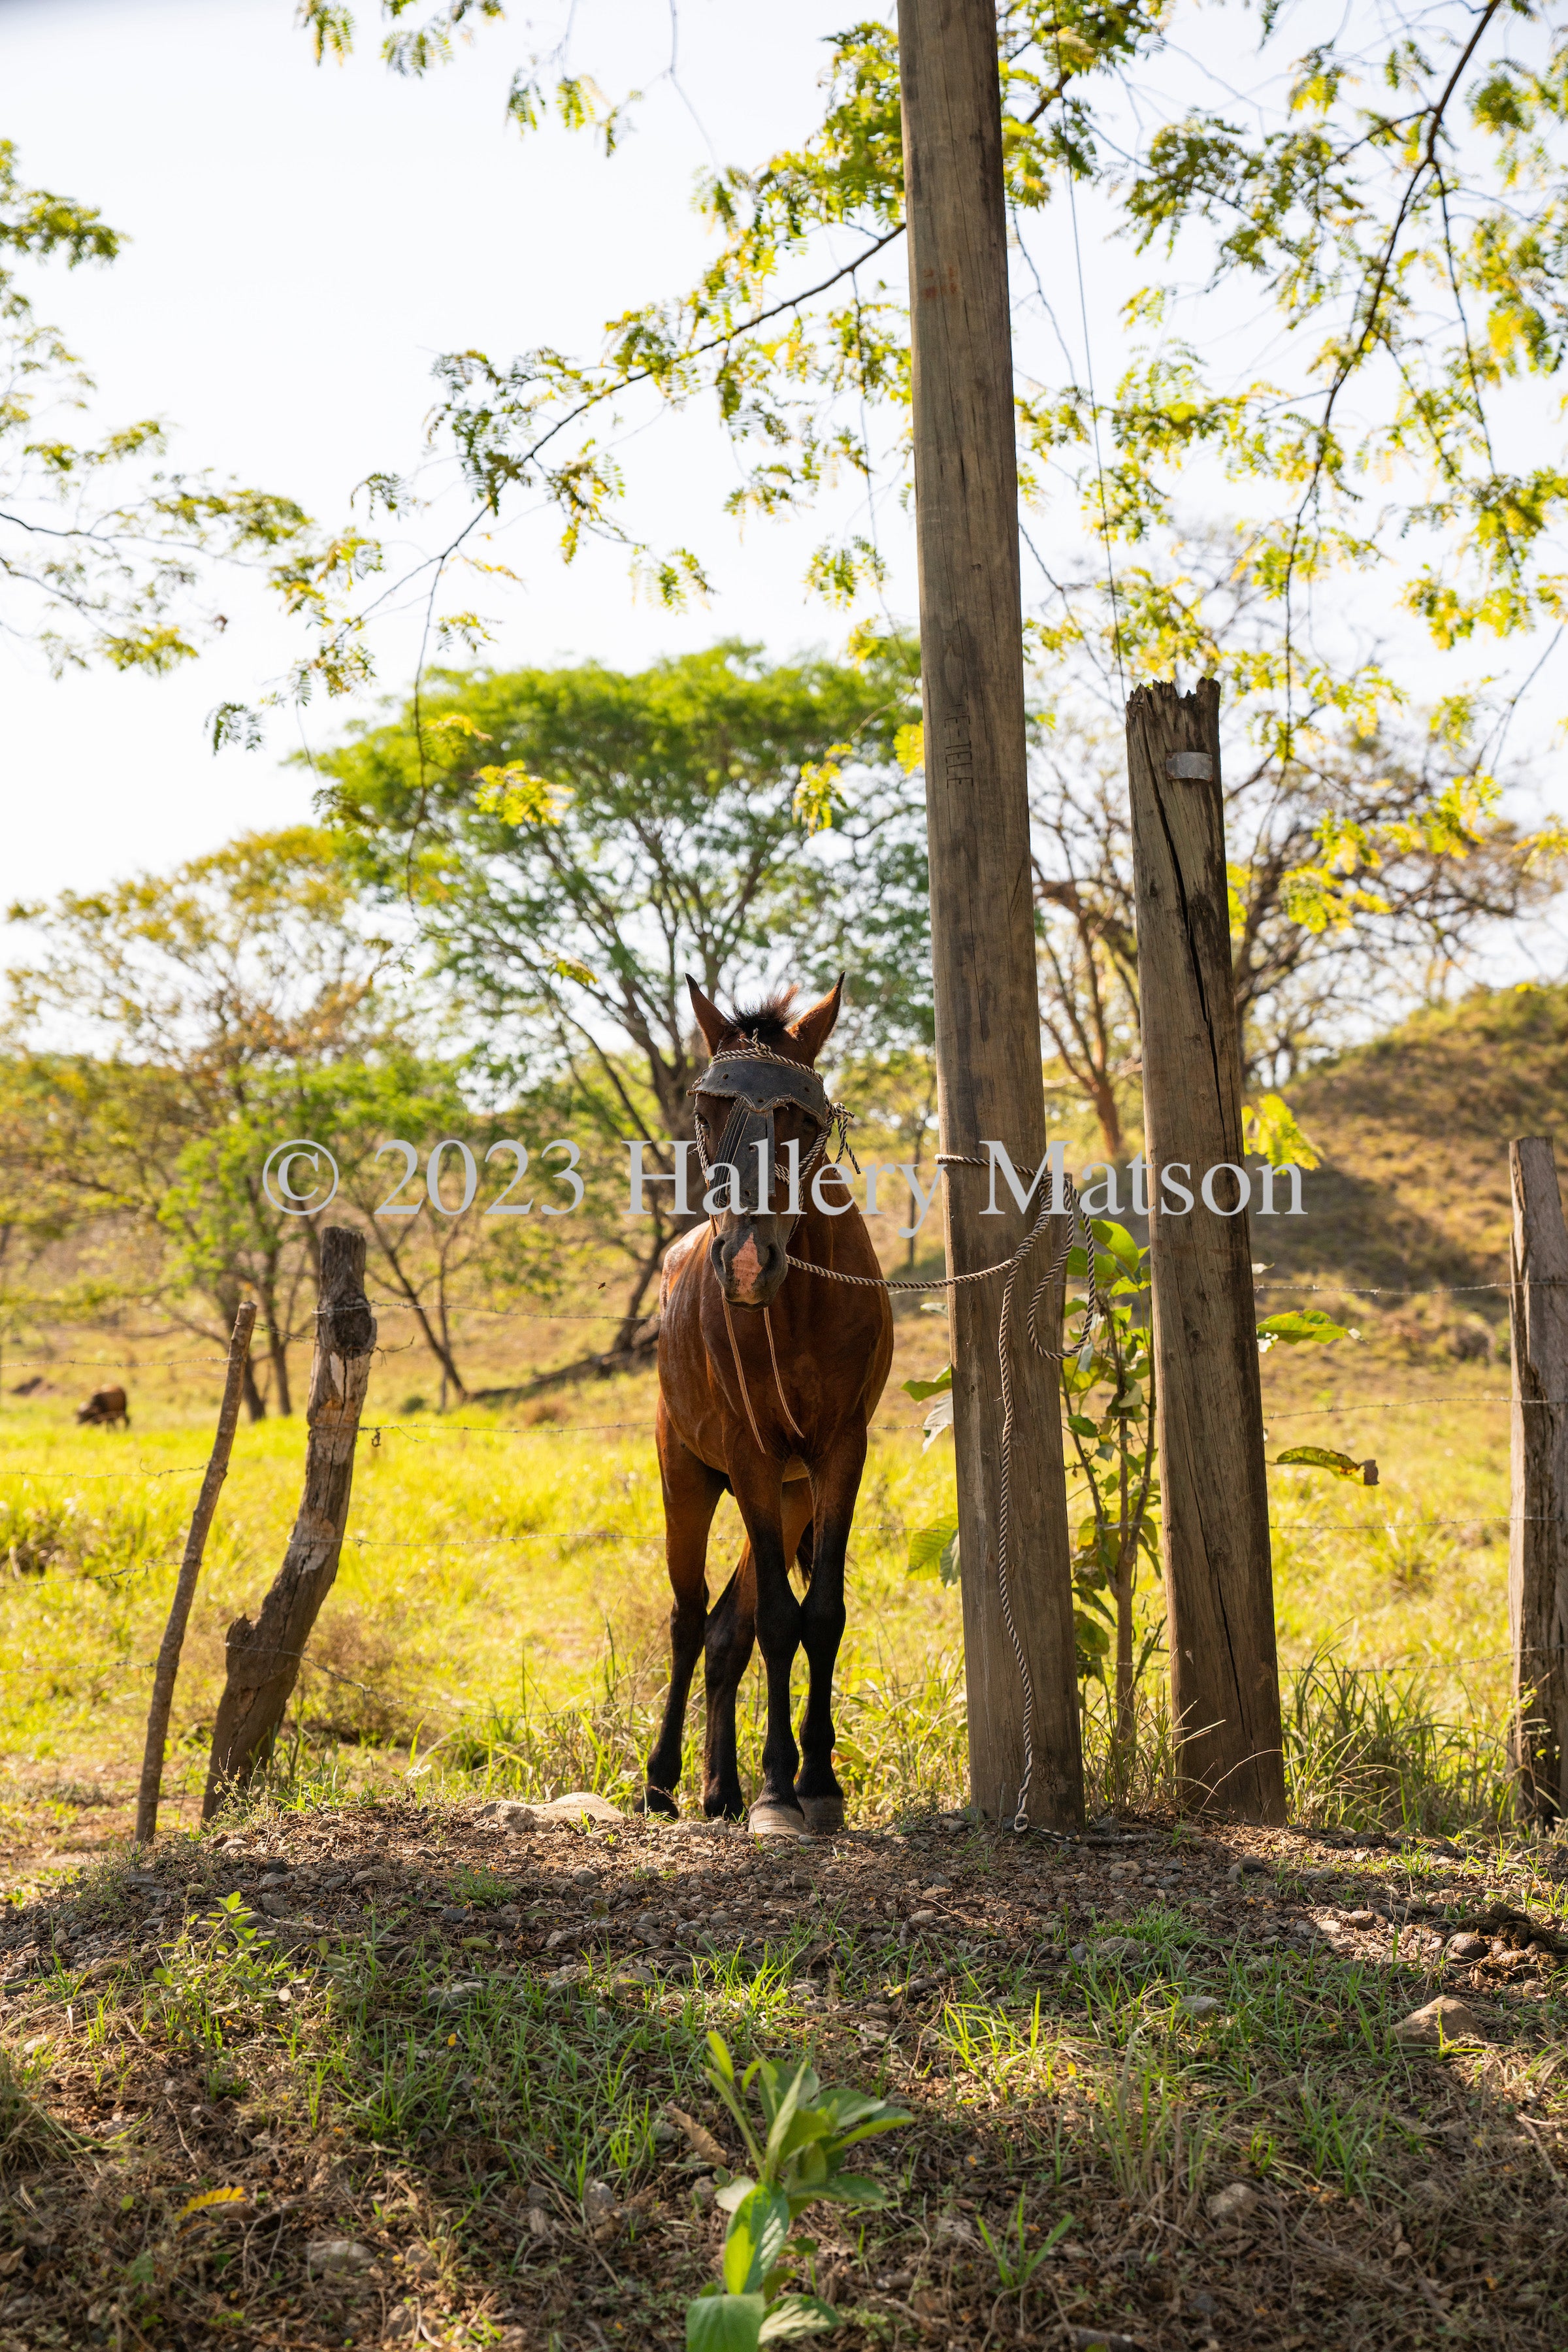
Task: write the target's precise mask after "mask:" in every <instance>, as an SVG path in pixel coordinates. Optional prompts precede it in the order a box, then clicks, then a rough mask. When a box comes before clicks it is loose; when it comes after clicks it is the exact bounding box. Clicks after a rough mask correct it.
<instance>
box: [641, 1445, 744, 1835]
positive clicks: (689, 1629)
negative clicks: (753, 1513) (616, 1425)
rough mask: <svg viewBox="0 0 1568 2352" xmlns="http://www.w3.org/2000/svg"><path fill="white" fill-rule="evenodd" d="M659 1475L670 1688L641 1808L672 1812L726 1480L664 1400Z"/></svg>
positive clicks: (651, 1758)
mask: <svg viewBox="0 0 1568 2352" xmlns="http://www.w3.org/2000/svg"><path fill="white" fill-rule="evenodd" d="M657 1435H658V1466H659V1475H660V1477H661V1479H662V1481H663V1485H664V1549H665V1559H666V1561H667V1563H668V1569H669V1581H670V1587H671V1590H672V1591H673V1592H674V1594H675V1600H674V1602H673V1605H672V1606H671V1609H670V1612H669V1696H668V1698H667V1699H666V1701H665V1706H664V1721H663V1723H662V1724H661V1725H660V1727H659V1734H658V1739H657V1741H656V1742H655V1743H654V1748H653V1753H652V1754H651V1755H650V1756H649V1758H648V1759H647V1784H646V1786H645V1788H644V1790H643V1795H642V1810H643V1811H645V1812H649V1813H668V1814H672V1815H673V1814H674V1813H676V1812H677V1811H679V1807H678V1806H677V1804H676V1801H675V1791H676V1788H677V1786H678V1784H679V1780H680V1750H681V1747H682V1744H683V1741H684V1738H685V1734H686V1702H687V1698H688V1696H689V1694H690V1690H691V1677H692V1675H694V1674H695V1672H696V1671H697V1661H698V1659H699V1657H700V1655H701V1654H702V1637H703V1633H704V1632H705V1631H706V1628H707V1623H708V1584H707V1573H706V1571H707V1563H708V1530H709V1528H710V1527H711V1526H712V1524H713V1514H714V1512H715V1511H716V1510H717V1509H718V1507H719V1497H720V1496H721V1494H722V1493H723V1491H724V1481H723V1479H722V1478H721V1476H720V1475H719V1473H718V1472H717V1471H716V1470H710V1469H709V1467H708V1465H707V1464H706V1463H705V1462H700V1461H699V1460H698V1459H697V1456H696V1455H695V1454H691V1453H689V1452H688V1450H687V1448H686V1447H685V1446H684V1445H683V1444H681V1442H680V1440H679V1437H677V1435H676V1434H675V1432H674V1431H673V1430H672V1429H671V1428H670V1427H669V1424H668V1422H667V1420H666V1418H665V1415H664V1410H663V1406H662V1403H661V1405H660V1408H659V1412H658V1424H657Z"/></svg>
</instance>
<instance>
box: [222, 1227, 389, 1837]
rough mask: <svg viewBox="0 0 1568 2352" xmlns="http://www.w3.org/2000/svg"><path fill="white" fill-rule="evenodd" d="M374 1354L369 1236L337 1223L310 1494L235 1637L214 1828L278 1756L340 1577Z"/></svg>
mask: <svg viewBox="0 0 1568 2352" xmlns="http://www.w3.org/2000/svg"><path fill="white" fill-rule="evenodd" d="M374 1346H375V1318H374V1315H373V1314H372V1313H371V1311H370V1302H369V1300H368V1299H367V1298H366V1297H365V1295H364V1236H363V1234H357V1233H353V1232H351V1231H350V1230H349V1228H348V1227H347V1226H345V1225H329V1226H328V1227H327V1229H326V1232H325V1234H323V1236H322V1249H321V1306H320V1308H319V1309H318V1314H317V1323H316V1349H315V1356H314V1360H313V1361H312V1363H311V1366H310V1398H309V1401H308V1402H307V1404H306V1407H305V1418H306V1421H307V1422H308V1423H309V1424H310V1436H309V1438H308V1440H307V1442H306V1448H305V1486H304V1492H303V1494H302V1495H301V1496H300V1509H299V1515H298V1517H296V1519H295V1521H294V1530H293V1533H292V1534H291V1536H290V1537H289V1549H288V1550H287V1551H286V1552H285V1554H284V1557H283V1565H282V1568H281V1569H280V1570H279V1573H278V1577H277V1580H276V1581H275V1582H274V1584H273V1587H272V1590H271V1591H270V1592H268V1596H267V1598H266V1600H265V1601H263V1602H262V1604H261V1613H260V1616H259V1617H258V1620H257V1622H256V1623H255V1624H254V1625H252V1624H251V1622H250V1621H249V1619H248V1618H247V1617H241V1618H239V1619H237V1622H235V1623H234V1624H232V1625H231V1626H230V1627H229V1629H228V1679H227V1682H226V1685H225V1688H224V1694H223V1697H222V1698H221V1700H220V1701H219V1703H218V1711H217V1721H216V1724H215V1725H214V1727H213V1748H212V1761H211V1764H210V1767H209V1769H208V1772H207V1786H206V1795H205V1799H204V1801H203V1804H202V1819H203V1820H204V1821H210V1820H211V1818H212V1816H213V1814H214V1813H215V1812H216V1811H217V1810H218V1807H219V1806H220V1805H221V1804H222V1803H223V1801H224V1800H225V1798H226V1796H227V1795H228V1794H229V1792H230V1790H233V1789H235V1788H237V1787H242V1786H243V1785H244V1784H245V1783H246V1782H247V1780H249V1779H250V1777H251V1775H252V1773H253V1772H254V1771H255V1770H256V1769H257V1767H258V1765H260V1764H263V1763H265V1761H266V1759H267V1758H268V1756H269V1755H270V1753H271V1751H272V1743H273V1740H274V1739H275V1738H276V1737H277V1732H278V1727H279V1724H280V1723H281V1721H282V1720H283V1711H284V1709H285V1707H286V1706H288V1704H289V1696H290V1694H291V1693H292V1691H293V1688H294V1685H295V1682H296V1681H297V1680H298V1677H299V1673H300V1657H301V1655H302V1654H303V1652H304V1648H305V1644H306V1643H307V1642H308V1641H309V1639H310V1630H311V1628H312V1626H313V1625H314V1624H315V1622H316V1618H317V1615H318V1613H319V1612H320V1610H321V1603H322V1601H324V1600H325V1599H326V1597H327V1594H328V1593H329V1592H330V1591H331V1586H332V1580H333V1579H334V1578H335V1576H336V1575H337V1572H338V1554H339V1551H340V1550H341V1549H342V1539H343V1528H344V1526H345V1524H346V1522H347V1519H348V1515H349V1496H350V1494H351V1492H352V1490H353V1470H354V1444H355V1441H356V1439H357V1437H358V1433H359V1422H360V1413H361V1412H362V1410H363V1404H364V1393H365V1389H366V1386H367V1385H368V1383H369V1380H370V1369H371V1363H372V1350H373V1349H374Z"/></svg>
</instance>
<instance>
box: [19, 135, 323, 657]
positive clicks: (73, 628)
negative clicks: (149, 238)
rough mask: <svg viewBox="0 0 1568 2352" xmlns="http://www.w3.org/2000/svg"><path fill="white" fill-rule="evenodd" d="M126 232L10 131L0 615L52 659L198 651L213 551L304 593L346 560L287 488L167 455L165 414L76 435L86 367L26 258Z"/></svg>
mask: <svg viewBox="0 0 1568 2352" xmlns="http://www.w3.org/2000/svg"><path fill="white" fill-rule="evenodd" d="M123 242H124V240H123V238H122V237H121V234H120V232H119V231H118V230H116V229H113V228H111V227H110V226H109V224H108V223H107V222H106V221H105V220H104V219H103V218H102V216H101V215H100V213H98V212H97V211H96V210H95V209H94V208H93V207H92V206H91V205H83V204H80V203H79V202H77V201H76V199H75V198H73V197H70V196H64V195H59V194H55V193H53V192H51V191H50V190H48V189H46V188H35V187H29V186H28V185H27V184H26V182H25V181H24V180H23V179H22V178H21V177H20V175H19V172H18V167H17V161H16V147H15V144H14V143H13V142H12V141H10V140H8V139H0V629H3V630H4V631H5V634H6V635H8V636H11V637H13V638H18V639H24V640H28V641H32V642H34V643H37V644H38V645H39V646H42V648H43V650H44V652H45V654H46V655H47V658H48V660H49V662H50V664H51V667H53V668H54V669H55V671H56V672H57V673H58V672H59V671H61V670H64V669H66V668H68V667H83V666H85V665H87V664H88V663H89V662H93V661H104V662H108V663H109V664H110V666H111V667H114V668H116V669H143V670H150V671H153V672H157V671H164V670H169V669H172V668H174V667H175V666H176V665H177V664H178V663H180V662H183V661H187V660H190V659H192V658H193V657H194V656H195V654H196V652H197V651H198V649H199V646H200V642H201V640H202V638H203V637H204V636H205V635H207V634H209V633H210V632H211V631H212V630H213V629H214V628H218V627H221V626H222V625H223V618H222V615H221V614H218V613H217V612H216V608H215V606H214V604H212V602H211V600H210V593H204V590H205V587H206V565H207V560H208V559H211V558H214V557H219V558H222V559H225V560H226V561H229V562H245V563H249V564H260V565H265V566H266V567H267V568H268V571H269V572H270V573H271V576H272V578H273V580H274V582H275V583H276V585H277V586H278V587H279V589H280V590H281V591H282V593H283V594H284V596H285V599H286V601H287V602H288V603H289V604H290V605H291V606H293V607H295V608H296V609H308V608H309V607H310V602H311V599H312V598H313V597H314V596H317V595H319V593H321V582H322V581H323V579H326V578H329V577H331V576H333V575H334V574H335V573H336V572H337V570H338V569H339V565H340V559H339V557H338V556H337V555H336V554H334V552H333V551H332V550H331V549H329V550H327V551H318V550H316V549H315V548H314V547H313V546H312V544H311V538H310V530H311V527H310V519H309V517H308V516H307V515H306V514H305V513H304V512H303V510H302V509H300V507H299V506H297V505H296V504H295V503H294V501H293V500H292V499H289V498H284V497H280V496H279V495H277V494H276V493H274V492H270V491H266V490H258V489H248V488H243V487H241V486H240V485H239V484H237V483H234V482H223V481H220V480H217V479H216V478H215V477H214V476H213V475H212V474H210V473H197V474H190V473H184V472H177V471H168V470H165V469H164V468H163V467H162V465H161V464H160V463H159V462H158V461H159V460H161V459H162V457H163V454H164V450H165V444H166V429H165V427H164V425H163V423H162V422H161V420H160V419H158V418H157V417H140V418H137V419H136V420H134V421H133V422H132V423H131V424H129V425H121V426H120V427H118V428H117V429H116V430H114V431H112V432H110V433H107V434H105V435H103V436H101V437H100V438H99V439H96V440H87V441H84V440H78V439H74V438H72V437H71V432H70V427H69V420H70V419H71V418H72V417H73V416H74V415H79V414H80V412H81V411H83V410H84V409H85V408H86V407H87V405H88V404H89V396H90V394H91V392H92V388H93V387H92V380H91V378H90V377H89V375H88V374H87V373H86V372H85V371H84V369H83V367H82V365H81V362H79V360H78V358H77V357H76V355H75V353H74V352H71V351H70V350H69V349H68V346H67V344H66V343H65V341H64V340H63V338H62V337H61V335H60V334H59V332H58V330H57V329H56V328H54V327H51V326H49V325H47V324H46V323H45V321H44V320H41V319H39V317H38V316H37V312H36V311H35V310H34V308H33V304H32V301H31V299H30V298H29V296H28V295H27V293H26V291H25V289H24V288H23V286H22V284H21V282H20V278H19V274H18V265H19V264H20V263H21V262H22V261H23V260H26V259H44V260H59V261H63V262H64V263H65V265H66V267H67V268H69V269H76V268H80V267H82V266H83V265H84V264H89V263H93V262H102V263H107V262H111V261H112V260H113V259H114V258H115V257H116V255H117V254H118V253H119V252H120V250H121V246H122V244H123Z"/></svg>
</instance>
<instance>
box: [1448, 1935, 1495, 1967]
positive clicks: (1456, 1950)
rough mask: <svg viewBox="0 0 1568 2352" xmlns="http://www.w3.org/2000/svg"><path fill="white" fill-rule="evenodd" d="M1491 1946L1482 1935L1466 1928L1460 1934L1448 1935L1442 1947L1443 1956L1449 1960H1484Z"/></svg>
mask: <svg viewBox="0 0 1568 2352" xmlns="http://www.w3.org/2000/svg"><path fill="white" fill-rule="evenodd" d="M1490 1948H1491V1947H1490V1946H1489V1944H1488V1942H1487V1939H1486V1937H1484V1936H1477V1935H1474V1934H1472V1933H1471V1931H1470V1930H1469V1929H1468V1928H1466V1930H1465V1931H1464V1933H1463V1934H1462V1935H1458V1936H1450V1937H1449V1938H1448V1940H1447V1943H1446V1944H1445V1945H1444V1947H1443V1957H1444V1958H1445V1959H1449V1960H1484V1959H1485V1958H1486V1956H1487V1954H1488V1952H1489V1950H1490Z"/></svg>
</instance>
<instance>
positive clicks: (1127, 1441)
mask: <svg viewBox="0 0 1568 2352" xmlns="http://www.w3.org/2000/svg"><path fill="white" fill-rule="evenodd" d="M1093 1230H1094V1244H1095V1255H1096V1259H1097V1272H1098V1274H1099V1276H1100V1281H1099V1290H1100V1305H1101V1308H1102V1312H1101V1315H1100V1319H1099V1321H1098V1322H1091V1320H1090V1317H1089V1294H1088V1280H1089V1254H1088V1251H1087V1250H1086V1249H1085V1248H1084V1247H1083V1246H1082V1245H1081V1244H1080V1245H1079V1247H1078V1248H1076V1249H1074V1250H1073V1251H1072V1253H1071V1254H1070V1255H1069V1256H1068V1268H1067V1272H1068V1287H1069V1290H1070V1288H1071V1286H1072V1285H1073V1284H1074V1283H1079V1284H1082V1285H1083V1286H1084V1294H1083V1296H1082V1297H1069V1299H1068V1305H1067V1323H1068V1335H1069V1338H1068V1344H1069V1346H1071V1344H1072V1342H1073V1340H1074V1339H1076V1342H1077V1346H1076V1352H1075V1353H1069V1354H1068V1355H1065V1356H1064V1358H1063V1360H1062V1394H1063V1400H1064V1402H1065V1404H1066V1408H1067V1426H1068V1436H1069V1438H1070V1439H1071V1442H1072V1445H1073V1450H1074V1452H1075V1454H1076V1455H1077V1457H1078V1464H1079V1469H1080V1470H1081V1471H1082V1473H1083V1478H1084V1498H1085V1500H1086V1501H1087V1503H1088V1505H1089V1509H1088V1512H1087V1514H1086V1515H1085V1517H1083V1518H1082V1519H1080V1520H1079V1527H1078V1535H1077V1541H1076V1544H1075V1546H1074V1553H1073V1591H1074V1604H1075V1605H1074V1609H1073V1627H1074V1632H1075V1633H1076V1635H1077V1640H1078V1659H1079V1675H1098V1676H1099V1678H1100V1680H1101V1681H1102V1682H1103V1683H1104V1684H1105V1685H1106V1688H1107V1692H1108V1694H1109V1693H1111V1692H1113V1693H1114V1700H1115V1717H1114V1725H1113V1731H1112V1748H1111V1768H1112V1778H1113V1780H1114V1783H1115V1787H1116V1790H1117V1795H1118V1800H1119V1801H1121V1797H1122V1796H1123V1795H1124V1793H1125V1790H1126V1786H1127V1782H1128V1779H1129V1776H1130V1774H1131V1767H1132V1757H1133V1749H1134V1746H1135V1743H1136V1738H1137V1714H1136V1706H1135V1702H1134V1694H1135V1692H1136V1690H1137V1686H1138V1683H1139V1680H1140V1678H1141V1676H1142V1674H1143V1672H1144V1670H1145V1668H1146V1667H1147V1666H1148V1664H1149V1661H1150V1659H1151V1658H1152V1656H1153V1655H1154V1653H1155V1652H1156V1651H1157V1650H1158V1648H1159V1647H1160V1643H1161V1638H1162V1635H1163V1619H1162V1620H1161V1622H1160V1623H1159V1624H1158V1625H1154V1626H1151V1627H1150V1628H1149V1629H1148V1630H1147V1631H1146V1632H1145V1633H1144V1635H1143V1637H1142V1642H1139V1641H1138V1640H1137V1638H1136V1633H1135V1627H1134V1622H1133V1605H1132V1604H1133V1594H1134V1591H1135V1588H1136V1584H1137V1576H1138V1558H1139V1554H1140V1553H1141V1552H1142V1554H1143V1555H1144V1556H1145V1557H1146V1558H1147V1559H1149V1560H1150V1561H1151V1562H1152V1564H1153V1565H1154V1567H1155V1569H1156V1570H1157V1569H1158V1566H1159V1557H1160V1526H1159V1517H1158V1512H1159V1503H1160V1488H1159V1483H1158V1480H1157V1479H1156V1476H1155V1446H1154V1358H1153V1351H1152V1346H1151V1340H1150V1330H1149V1325H1148V1320H1147V1318H1146V1316H1144V1315H1143V1313H1142V1307H1143V1299H1144V1294H1145V1292H1146V1291H1147V1289H1148V1287H1149V1253H1148V1251H1147V1250H1146V1249H1140V1247H1139V1246H1138V1244H1137V1243H1136V1242H1135V1241H1134V1240H1133V1238H1132V1236H1131V1234H1130V1233H1129V1232H1128V1231H1127V1229H1126V1227H1125V1226H1124V1225H1119V1224H1116V1223H1113V1222H1112V1220H1110V1218H1107V1217H1096V1218H1095V1219H1094V1220H1093ZM1075 1318H1076V1328H1075ZM1112 1642H1114V1643H1115V1664H1114V1668H1113V1669H1112V1668H1111V1666H1110V1651H1111V1644H1112Z"/></svg>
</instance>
